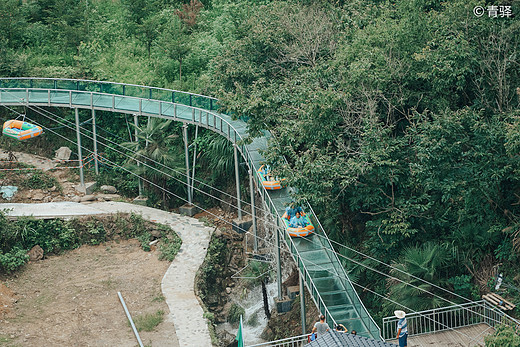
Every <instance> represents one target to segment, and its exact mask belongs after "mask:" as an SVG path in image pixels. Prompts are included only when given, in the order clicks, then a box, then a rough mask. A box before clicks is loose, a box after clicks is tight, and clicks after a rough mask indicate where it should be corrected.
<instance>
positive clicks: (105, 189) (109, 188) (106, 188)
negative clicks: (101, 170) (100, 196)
mask: <svg viewBox="0 0 520 347" xmlns="http://www.w3.org/2000/svg"><path fill="white" fill-rule="evenodd" d="M99 189H100V190H101V191H102V192H103V193H108V194H115V193H117V188H116V187H114V186H107V185H102V186H101V187H100V188H99Z"/></svg>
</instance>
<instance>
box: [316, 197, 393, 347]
mask: <svg viewBox="0 0 520 347" xmlns="http://www.w3.org/2000/svg"><path fill="white" fill-rule="evenodd" d="M307 206H308V207H309V209H310V211H311V212H312V214H313V215H314V216H316V213H315V212H314V210H313V209H312V206H311V205H310V204H309V203H307ZM316 221H317V222H318V224H319V226H320V228H321V230H325V229H324V228H323V226H322V225H321V222H320V220H319V219H318V218H316ZM323 235H324V236H325V239H326V240H327V242H328V244H329V247H330V249H331V250H332V251H333V255H334V257H335V258H336V261H337V262H338V264H340V265H341V261H340V260H339V257H338V254H337V253H336V252H334V247H333V246H332V243H331V242H330V239H329V237H328V235H327V234H326V233H325V232H324V233H323ZM338 275H339V274H338ZM344 280H346V281H347V282H348V283H349V284H350V286H351V287H352V289H353V290H354V294H355V295H356V297H357V298H358V300H359V302H360V303H361V306H363V309H364V310H365V311H366V312H368V310H367V308H366V307H365V304H363V301H362V300H361V299H360V297H359V295H358V293H357V291H356V290H355V289H354V285H353V284H352V281H351V280H350V278H349V277H348V276H345V278H344ZM345 289H346V288H345ZM356 311H357V310H356ZM358 313H359V312H358ZM360 317H361V315H360ZM368 317H369V318H370V320H371V321H372V323H373V324H374V325H375V326H376V327H378V325H377V323H376V322H375V321H374V318H372V316H371V315H368ZM363 324H364V323H363ZM367 328H368V327H367ZM368 330H369V331H370V329H368ZM379 337H380V338H381V339H383V336H382V335H381V330H379Z"/></svg>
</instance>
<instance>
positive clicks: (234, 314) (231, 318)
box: [227, 303, 246, 325]
mask: <svg viewBox="0 0 520 347" xmlns="http://www.w3.org/2000/svg"><path fill="white" fill-rule="evenodd" d="M245 313H246V310H245V309H244V308H243V307H242V306H240V305H239V304H236V303H232V304H231V308H230V309H229V313H228V317H227V319H228V323H231V324H233V325H234V324H237V323H239V322H240V316H243V315H244V314H245Z"/></svg>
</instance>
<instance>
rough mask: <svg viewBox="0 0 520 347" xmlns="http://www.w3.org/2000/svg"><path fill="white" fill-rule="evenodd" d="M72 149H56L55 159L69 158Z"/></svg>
mask: <svg viewBox="0 0 520 347" xmlns="http://www.w3.org/2000/svg"><path fill="white" fill-rule="evenodd" d="M71 154H72V151H71V150H70V148H68V147H60V148H58V149H57V150H56V154H55V156H54V159H56V160H69V159H70V155H71Z"/></svg>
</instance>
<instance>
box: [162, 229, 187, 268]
mask: <svg viewBox="0 0 520 347" xmlns="http://www.w3.org/2000/svg"><path fill="white" fill-rule="evenodd" d="M161 235H162V238H161V243H160V244H159V252H160V254H159V260H163V259H164V260H168V261H173V259H175V256H176V255H177V253H178V252H179V249H181V245H182V240H181V238H180V237H179V236H178V235H177V234H176V233H175V232H173V231H171V232H169V233H168V234H167V233H166V231H165V230H162V231H161Z"/></svg>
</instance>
